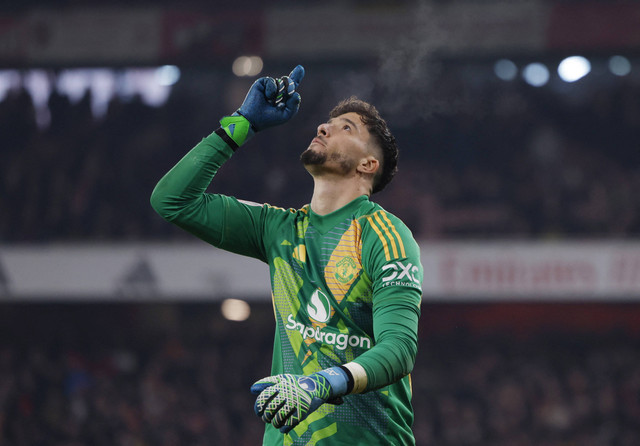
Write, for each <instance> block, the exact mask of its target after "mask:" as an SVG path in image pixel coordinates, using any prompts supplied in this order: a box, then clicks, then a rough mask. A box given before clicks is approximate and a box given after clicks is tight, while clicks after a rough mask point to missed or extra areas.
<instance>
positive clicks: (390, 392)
mask: <svg viewBox="0 0 640 446" xmlns="http://www.w3.org/2000/svg"><path fill="white" fill-rule="evenodd" d="M303 76H304V69H303V68H302V67H301V66H297V67H296V68H294V70H293V71H292V72H291V74H289V76H283V77H281V78H278V79H274V78H270V77H263V78H260V79H258V80H257V81H256V82H255V83H254V84H253V85H252V87H251V88H250V90H249V92H248V93H247V96H246V98H245V100H244V102H243V103H242V105H241V106H240V108H239V109H238V110H237V111H236V112H234V113H233V114H231V115H230V116H225V117H223V118H222V119H221V121H220V127H219V128H218V129H217V130H215V131H214V132H213V133H212V134H210V135H209V136H207V137H206V138H204V139H203V140H202V141H201V142H200V143H199V144H197V145H196V146H195V147H194V148H193V149H192V150H191V151H190V152H188V153H187V154H186V156H184V158H182V160H180V161H179V162H178V163H177V164H176V165H175V166H174V167H173V168H172V169H171V170H170V171H169V172H168V173H167V174H166V175H165V176H164V177H163V178H162V179H161V180H160V181H159V182H158V184H157V186H156V188H155V189H154V191H153V194H152V196H151V203H152V206H153V207H154V209H155V210H156V211H157V212H158V213H159V214H160V215H161V216H162V217H164V218H165V219H166V220H168V221H170V222H172V223H174V224H176V225H178V226H179V227H181V228H183V229H185V230H186V231H189V232H190V233H192V234H194V235H195V236H197V237H199V238H201V239H203V240H204V241H206V242H208V243H210V244H212V245H214V246H217V247H219V248H221V249H225V250H228V251H231V252H235V253H238V254H241V255H245V256H250V257H254V258H257V259H260V260H262V261H263V262H265V263H267V264H268V265H269V270H270V277H271V289H272V297H273V305H274V312H275V318H276V332H275V341H274V351H273V363H272V369H271V376H268V377H266V378H263V379H260V380H259V381H257V382H256V383H255V384H254V385H253V386H252V387H251V391H252V392H253V393H254V394H255V395H256V402H255V407H254V409H255V412H256V414H257V415H258V416H259V417H260V418H261V419H262V420H263V421H264V422H265V423H266V429H265V434H264V444H265V445H307V444H313V445H318V446H321V445H354V444H361V445H374V444H375V445H382V444H391V445H411V444H415V440H414V437H413V434H412V431H411V426H412V423H413V410H412V407H411V379H410V375H409V373H410V372H411V370H412V368H413V365H414V361H415V356H416V351H417V345H418V335H417V329H418V317H419V314H420V302H421V283H422V272H423V271H422V265H421V263H420V253H419V248H418V245H417V243H416V242H415V240H414V239H413V236H412V235H411V232H410V231H409V229H408V228H407V227H406V226H405V225H404V224H403V223H402V222H401V221H400V220H399V219H398V218H397V217H395V216H394V215H392V214H390V213H389V212H387V211H385V210H384V209H383V208H382V207H381V206H379V205H377V204H375V203H374V202H372V201H370V199H369V197H370V196H371V194H372V193H375V192H378V191H380V190H382V189H383V188H384V187H385V186H386V185H387V184H388V183H389V181H391V179H392V178H393V176H394V174H395V172H396V170H397V158H398V148H397V145H396V142H395V139H394V137H393V136H392V134H391V133H390V131H389V129H388V127H387V124H386V122H385V121H384V120H383V119H382V118H381V117H380V115H379V113H378V111H377V110H376V109H375V108H374V107H373V106H372V105H370V104H368V103H366V102H364V101H361V100H358V99H356V98H350V99H347V100H344V101H342V102H340V103H339V104H338V105H337V106H336V107H335V108H334V109H333V110H332V111H331V112H330V114H329V120H328V121H327V122H325V123H323V124H320V125H319V126H318V128H317V131H316V134H315V137H313V138H312V140H311V142H310V144H309V146H308V148H307V149H306V150H304V151H303V152H302V154H301V156H300V160H301V162H302V164H303V165H304V167H305V168H306V170H307V171H308V172H309V173H310V174H311V176H312V178H313V182H314V189H313V195H312V197H311V201H310V203H309V204H307V205H305V206H303V207H302V208H301V209H297V210H296V209H282V208H278V207H274V206H271V205H268V204H263V205H258V204H256V203H250V202H246V201H241V200H238V199H236V198H234V197H230V196H225V195H220V194H211V193H206V192H205V190H206V188H207V187H208V186H209V184H210V183H211V181H212V179H213V177H214V176H215V174H216V172H217V171H218V169H219V168H220V167H221V166H222V164H223V163H225V162H226V161H228V160H229V159H230V158H231V156H232V155H233V153H234V152H235V151H236V150H238V149H239V148H240V147H241V146H243V145H245V144H246V143H247V141H249V139H250V138H251V137H253V136H254V135H255V133H259V132H262V131H264V130H266V129H268V128H269V127H273V126H276V125H280V124H284V123H285V122H287V121H289V120H290V119H291V118H293V117H294V116H295V114H296V113H297V112H298V108H299V106H300V94H299V93H298V92H297V89H298V85H299V84H300V81H301V80H302V78H303ZM244 149H245V148H243V149H242V150H244Z"/></svg>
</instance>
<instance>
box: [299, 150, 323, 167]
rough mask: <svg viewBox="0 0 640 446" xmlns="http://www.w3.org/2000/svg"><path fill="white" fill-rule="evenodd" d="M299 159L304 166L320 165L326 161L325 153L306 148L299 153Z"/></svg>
mask: <svg viewBox="0 0 640 446" xmlns="http://www.w3.org/2000/svg"><path fill="white" fill-rule="evenodd" d="M300 161H301V162H302V164H304V165H305V166H321V165H323V164H324V163H325V162H326V161H327V154H326V153H322V152H320V153H319V152H316V151H315V150H313V149H311V148H308V149H307V150H305V151H304V152H302V154H301V155H300Z"/></svg>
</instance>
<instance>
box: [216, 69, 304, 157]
mask: <svg viewBox="0 0 640 446" xmlns="http://www.w3.org/2000/svg"><path fill="white" fill-rule="evenodd" d="M303 77H304V68H303V67H302V66H301V65H298V66H297V67H295V68H294V69H293V71H291V73H290V74H289V76H283V77H281V78H279V79H274V78H271V77H261V78H260V79H258V80H256V81H255V82H254V83H253V85H252V86H251V88H250V89H249V92H248V93H247V96H246V97H245V98H244V102H243V103H242V105H241V106H240V108H239V109H238V110H237V111H236V112H235V113H234V114H233V115H231V116H225V117H224V118H222V119H221V120H220V125H221V130H223V133H224V134H223V133H221V132H216V133H218V134H219V135H220V136H221V137H222V138H223V139H224V140H225V141H226V142H227V143H228V144H230V145H231V146H232V147H233V148H234V149H236V148H238V147H239V146H240V145H242V144H243V143H244V142H246V141H247V140H248V139H249V138H251V137H252V136H253V134H254V133H255V132H259V131H260V130H264V129H266V128H269V127H274V126H276V125H280V124H284V123H285V122H287V121H288V120H289V119H291V118H293V117H294V116H295V115H296V113H298V109H299V108H300V101H301V98H300V93H298V92H297V91H296V88H298V85H299V84H300V81H301V80H302V78H303ZM225 134H226V135H227V136H225ZM230 140H231V141H230Z"/></svg>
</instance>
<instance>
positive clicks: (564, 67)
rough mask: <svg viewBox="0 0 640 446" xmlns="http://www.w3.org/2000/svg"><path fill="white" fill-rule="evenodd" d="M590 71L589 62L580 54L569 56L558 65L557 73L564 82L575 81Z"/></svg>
mask: <svg viewBox="0 0 640 446" xmlns="http://www.w3.org/2000/svg"><path fill="white" fill-rule="evenodd" d="M590 72H591V62H589V60H588V59H587V58H585V57H582V56H571V57H567V58H566V59H564V60H563V61H562V62H560V64H559V65H558V75H559V76H560V79H562V80H563V81H565V82H576V81H578V80H580V79H582V78H583V77H585V76H586V75H587V74H589V73H590Z"/></svg>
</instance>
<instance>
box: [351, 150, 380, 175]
mask: <svg viewBox="0 0 640 446" xmlns="http://www.w3.org/2000/svg"><path fill="white" fill-rule="evenodd" d="M378 169H380V161H378V160H377V159H376V157H374V156H373V155H369V156H367V157H366V158H362V159H361V160H360V164H358V166H357V167H356V171H358V172H359V173H362V174H365V175H375V173H376V172H377V171H378Z"/></svg>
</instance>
